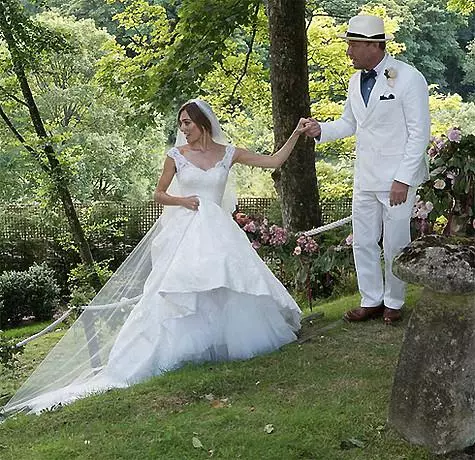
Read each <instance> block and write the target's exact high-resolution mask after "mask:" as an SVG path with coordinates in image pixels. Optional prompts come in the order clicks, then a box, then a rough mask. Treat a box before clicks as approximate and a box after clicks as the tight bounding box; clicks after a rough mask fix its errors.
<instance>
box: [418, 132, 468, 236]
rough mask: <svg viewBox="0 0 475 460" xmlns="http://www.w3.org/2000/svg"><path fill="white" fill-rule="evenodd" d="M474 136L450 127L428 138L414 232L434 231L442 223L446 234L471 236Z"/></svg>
mask: <svg viewBox="0 0 475 460" xmlns="http://www.w3.org/2000/svg"><path fill="white" fill-rule="evenodd" d="M474 152H475V136H474V135H471V134H464V133H462V131H461V130H460V129H458V128H452V129H450V130H449V131H448V132H447V135H446V136H442V137H440V138H434V139H432V142H431V145H430V148H429V151H428V154H429V158H430V162H429V165H430V179H429V181H427V182H426V183H425V184H423V185H422V187H421V188H420V189H419V195H418V200H417V202H416V205H415V207H414V212H413V218H414V221H415V226H416V228H417V230H418V231H419V232H420V233H422V234H424V233H430V232H432V231H435V227H437V225H438V224H439V225H440V224H441V222H442V221H444V222H445V223H446V224H445V227H444V229H443V231H444V233H445V234H446V235H454V234H460V235H467V236H472V235H474V234H475V154H474Z"/></svg>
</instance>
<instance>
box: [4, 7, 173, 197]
mask: <svg viewBox="0 0 475 460" xmlns="http://www.w3.org/2000/svg"><path fill="white" fill-rule="evenodd" d="M35 22H36V23H38V24H41V25H42V27H43V28H45V29H47V30H53V31H55V33H58V34H63V35H64V36H66V37H68V42H69V43H70V44H71V46H70V47H69V48H65V49H62V50H60V51H51V52H48V53H43V54H42V55H41V56H40V57H39V58H38V65H39V67H38V68H36V69H35V71H34V72H32V77H33V79H32V82H33V83H32V90H33V92H34V94H35V97H36V99H37V103H38V106H39V108H40V110H41V113H42V114H43V116H44V119H45V123H46V124H47V128H48V130H49V132H50V133H51V141H52V142H53V143H54V145H55V147H56V150H57V151H58V159H59V161H60V162H61V165H62V167H63V170H64V174H65V175H67V178H68V183H69V185H70V187H71V191H72V193H73V195H74V196H75V197H76V198H77V199H80V200H81V201H83V200H87V201H88V200H99V199H102V200H104V199H109V200H112V199H120V198H130V199H145V198H148V196H149V193H150V190H151V188H152V187H153V183H154V182H155V180H156V176H157V169H158V164H159V161H158V158H159V156H160V153H161V154H163V150H164V148H163V147H164V139H163V132H162V124H161V119H160V117H159V116H156V117H155V118H154V119H153V120H152V122H151V123H150V122H149V123H148V125H147V126H145V127H144V126H143V124H142V123H141V122H140V119H141V117H142V116H143V113H144V112H145V110H140V109H137V108H134V107H133V106H132V104H131V103H130V101H128V100H127V99H125V98H123V97H120V96H117V95H115V94H113V93H111V92H110V91H107V90H105V88H103V87H101V86H100V84H99V83H98V81H97V78H96V74H97V70H98V62H99V60H100V59H101V58H102V57H104V56H106V55H108V53H109V51H108V49H109V48H110V47H112V45H113V43H114V42H113V39H112V37H111V36H110V35H108V34H107V33H106V32H105V31H103V30H98V29H97V28H96V27H95V25H94V23H93V21H92V20H81V21H76V20H74V19H73V18H64V17H61V16H59V15H58V14H57V13H43V14H41V15H38V16H37V17H36V19H35ZM1 56H2V53H1V49H0V59H1ZM4 56H5V59H6V58H7V54H4ZM3 65H4V67H5V68H8V61H7V60H4V61H3ZM4 75H5V77H4V78H3V79H1V78H0V87H1V86H3V87H4V88H6V89H7V91H8V94H6V93H5V92H4V93H3V94H2V92H1V91H0V99H1V98H2V96H3V99H4V101H5V104H6V107H7V108H8V110H9V112H10V117H11V119H12V120H13V122H14V123H15V124H16V125H17V126H18V127H19V128H20V127H21V128H22V131H23V133H24V135H25V136H27V137H28V138H30V139H31V138H32V137H33V133H32V132H31V127H30V126H29V125H28V118H27V117H28V114H27V113H26V111H25V110H24V109H23V108H22V107H21V106H19V105H18V104H17V102H16V101H15V100H13V99H12V96H13V95H14V93H13V94H12V91H13V87H12V86H11V85H12V84H13V83H11V77H9V74H8V72H7V73H6V74H4ZM10 87H11V88H12V89H11V90H10V89H8V88H10ZM147 116H148V114H147ZM0 141H1V142H2V144H3V146H4V151H5V156H3V157H2V160H1V161H0V169H2V168H3V170H5V171H9V172H10V174H9V175H6V174H5V175H2V177H3V178H2V180H0V199H1V198H3V199H5V200H7V199H8V200H9V201H13V200H15V199H16V200H19V199H28V198H29V199H30V200H31V199H32V197H33V196H34V195H37V196H38V195H39V196H40V197H45V198H46V199H48V198H49V197H50V196H51V195H52V194H54V190H53V189H52V188H51V185H50V182H49V180H47V178H46V177H45V176H44V175H43V174H42V173H41V172H40V171H39V170H38V167H37V164H36V162H35V160H34V159H33V158H32V157H31V155H30V154H29V153H24V152H23V151H21V150H19V149H18V144H17V142H16V140H14V139H13V138H12V137H11V134H10V133H7V132H6V131H3V130H0ZM12 173H14V175H15V176H16V177H17V178H19V180H18V179H15V180H13V179H12Z"/></svg>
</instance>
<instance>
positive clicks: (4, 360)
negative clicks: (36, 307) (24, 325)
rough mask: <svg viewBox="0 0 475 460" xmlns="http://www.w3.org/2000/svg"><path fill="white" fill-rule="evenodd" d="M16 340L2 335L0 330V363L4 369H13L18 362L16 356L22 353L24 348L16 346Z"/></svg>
mask: <svg viewBox="0 0 475 460" xmlns="http://www.w3.org/2000/svg"><path fill="white" fill-rule="evenodd" d="M0 309H1V302H0ZM16 342H17V341H16V340H15V339H10V338H7V337H5V336H3V335H2V331H0V365H1V366H3V367H4V368H5V369H8V370H13V369H14V368H15V366H16V365H17V364H18V356H19V355H21V354H22V353H23V350H24V348H23V347H17V346H16Z"/></svg>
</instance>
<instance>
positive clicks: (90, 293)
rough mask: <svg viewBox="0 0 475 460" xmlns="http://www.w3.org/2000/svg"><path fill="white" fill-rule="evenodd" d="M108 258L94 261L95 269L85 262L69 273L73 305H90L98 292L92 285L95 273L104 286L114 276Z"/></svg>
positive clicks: (71, 303) (71, 302)
mask: <svg viewBox="0 0 475 460" xmlns="http://www.w3.org/2000/svg"><path fill="white" fill-rule="evenodd" d="M108 262H109V261H108V260H105V261H102V262H95V263H94V270H91V269H90V268H89V267H87V266H86V265H84V264H79V265H78V266H77V267H75V268H73V269H72V270H71V272H70V274H69V284H70V289H71V300H70V302H69V303H70V305H71V306H73V307H82V306H84V305H88V304H89V302H90V301H91V300H92V299H93V298H94V296H95V295H96V294H97V292H96V291H95V290H94V289H93V287H92V285H91V277H92V275H93V274H94V271H95V273H96V274H97V276H99V280H100V282H101V285H102V286H103V285H104V284H105V283H106V282H107V280H108V279H109V278H110V277H111V276H112V271H111V270H110V269H109V268H108Z"/></svg>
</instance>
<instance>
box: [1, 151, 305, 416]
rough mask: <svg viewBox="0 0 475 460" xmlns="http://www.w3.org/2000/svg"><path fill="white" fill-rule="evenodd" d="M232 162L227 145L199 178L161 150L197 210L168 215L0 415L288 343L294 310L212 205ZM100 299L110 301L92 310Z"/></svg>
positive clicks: (295, 322) (296, 319) (217, 204)
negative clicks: (187, 365) (130, 267)
mask: <svg viewBox="0 0 475 460" xmlns="http://www.w3.org/2000/svg"><path fill="white" fill-rule="evenodd" d="M233 154H234V147H232V146H230V145H228V146H227V147H226V153H225V155H224V157H223V159H222V160H221V161H219V162H218V163H217V164H216V165H215V166H214V167H212V168H211V169H208V170H202V169H200V168H198V167H197V166H195V165H193V164H192V163H190V162H189V161H188V160H187V159H186V158H185V157H184V156H183V155H182V154H181V153H180V151H179V150H178V149H177V148H172V149H171V150H170V151H169V152H168V155H169V156H170V157H171V158H173V159H174V161H175V165H176V170H177V173H176V179H177V183H178V186H179V193H180V194H181V195H182V196H189V195H198V196H199V200H200V206H199V209H198V211H192V210H189V209H186V208H184V207H170V208H171V209H170V210H169V211H168V212H166V213H165V214H164V215H163V216H162V217H161V218H160V219H159V221H158V222H157V224H156V225H155V226H154V228H152V230H151V231H150V232H149V234H148V236H147V237H146V238H145V239H146V240H147V241H149V242H147V243H141V245H139V248H138V249H137V253H136V254H134V253H133V254H132V255H131V256H129V258H130V259H132V258H134V259H135V260H136V261H134V264H137V265H139V266H140V267H144V266H146V267H148V268H147V269H146V270H145V271H140V270H143V269H142V268H141V269H140V270H139V271H137V270H136V271H134V272H133V275H129V272H127V270H124V269H122V270H121V269H120V268H119V270H118V272H117V273H116V274H115V275H114V277H113V279H112V280H111V281H109V282H108V283H107V284H106V286H105V288H104V289H103V290H102V291H101V293H99V295H98V298H99V299H94V300H95V301H93V302H92V303H91V305H90V307H88V308H86V310H85V311H84V313H83V314H82V315H81V317H80V318H79V319H78V320H77V321H76V323H75V324H74V325H73V326H72V327H71V329H70V330H69V332H68V333H67V334H66V336H65V337H63V339H62V340H61V341H60V342H59V343H58V345H57V346H56V347H55V348H54V349H53V350H52V351H51V352H50V354H49V355H48V357H47V358H46V359H45V361H44V362H43V363H42V364H41V365H40V367H39V368H38V369H37V371H36V372H35V373H34V374H33V375H32V376H31V377H30V379H29V380H28V381H27V382H26V383H25V384H24V386H23V387H22V388H21V389H20V390H19V391H18V392H17V394H16V395H15V396H14V397H13V398H12V400H11V401H10V402H9V403H8V404H7V405H6V406H5V408H4V413H5V414H9V413H11V412H16V411H19V410H22V411H24V412H30V413H31V412H35V413H38V412H40V411H41V410H43V409H45V408H51V407H54V406H57V405H58V404H66V403H68V402H71V401H73V400H75V399H78V398H80V397H84V396H86V395H88V394H90V393H95V392H98V391H104V390H106V389H109V388H117V387H126V386H129V385H131V384H133V383H135V382H139V381H142V380H144V379H146V378H148V377H150V376H154V375H159V374H161V373H163V372H165V371H169V370H172V369H175V368H177V367H179V366H180V365H182V364H183V363H185V362H189V361H192V362H202V361H221V360H234V359H246V358H250V357H252V356H255V355H259V354H262V353H267V352H270V351H272V350H276V349H278V348H279V347H281V346H282V345H284V344H287V343H289V342H292V341H294V340H295V338H296V336H295V332H296V331H297V330H298V329H299V327H300V314H301V312H300V309H299V308H298V306H297V304H296V303H295V302H294V300H293V299H292V297H291V296H290V295H289V293H288V292H287V291H286V289H285V288H284V287H283V286H282V284H281V283H280V282H279V281H278V280H277V279H276V278H275V277H274V275H273V274H272V273H271V271H270V270H269V269H268V268H267V266H266V265H265V264H264V262H263V261H262V260H261V259H260V258H259V256H258V255H257V253H256V251H255V250H254V249H253V248H252V246H251V245H250V243H249V241H248V239H247V237H246V235H245V233H244V232H243V231H242V230H241V229H240V228H239V226H238V225H237V224H236V223H235V222H234V221H233V219H232V217H231V215H230V214H229V212H226V211H225V210H224V209H223V208H222V207H221V201H222V198H223V193H224V190H225V186H226V182H227V179H228V173H229V169H230V167H231V164H232V158H233ZM137 254H138V255H137ZM137 261H138V262H137ZM127 264H128V265H133V264H131V261H130V260H126V261H125V262H124V266H126V267H127V266H128V265H127ZM144 273H146V276H145V275H144ZM140 280H141V281H140ZM119 281H120V282H121V283H122V284H120V282H119ZM110 285H115V288H114V289H111V288H110ZM119 285H120V289H117V286H119ZM131 286H133V287H134V289H135V291H134V290H130V289H132V288H131ZM137 286H138V288H137ZM137 289H138V290H137ZM109 291H110V292H112V291H113V292H114V296H115V297H113V298H112V300H114V301H115V303H113V304H108V305H105V306H104V305H102V306H101V298H100V297H101V294H102V296H103V297H104V292H105V293H108V292H109ZM116 291H120V295H119V296H118V295H117V294H116ZM126 291H127V292H126ZM137 294H138V295H137ZM102 303H104V302H102ZM111 305H114V307H111ZM105 307H107V308H105ZM98 312H99V313H98ZM88 313H90V316H89V317H88V316H87V315H88ZM91 315H92V316H91Z"/></svg>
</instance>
